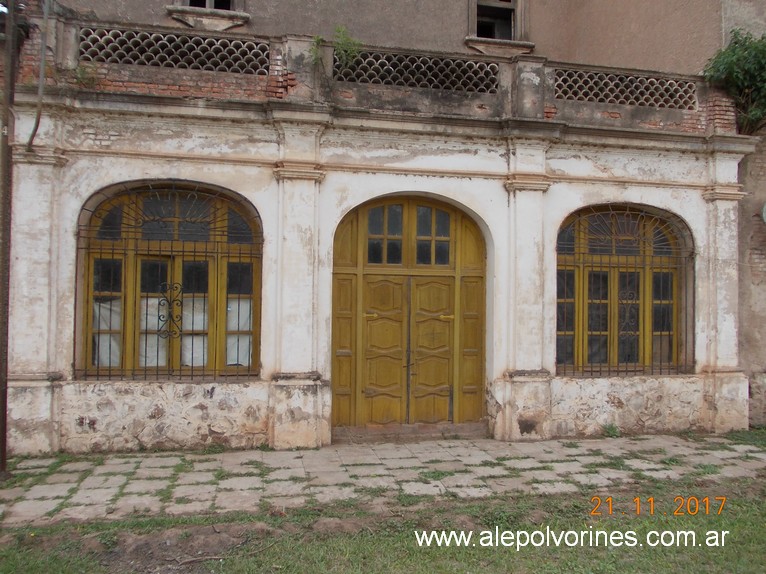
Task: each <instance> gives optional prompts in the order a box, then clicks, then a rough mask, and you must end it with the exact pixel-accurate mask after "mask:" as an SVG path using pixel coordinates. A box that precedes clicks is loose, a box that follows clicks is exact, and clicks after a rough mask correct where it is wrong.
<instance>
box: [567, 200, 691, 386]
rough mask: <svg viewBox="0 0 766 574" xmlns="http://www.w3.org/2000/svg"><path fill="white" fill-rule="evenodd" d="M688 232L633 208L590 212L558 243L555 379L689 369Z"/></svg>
mask: <svg viewBox="0 0 766 574" xmlns="http://www.w3.org/2000/svg"><path fill="white" fill-rule="evenodd" d="M688 238H689V234H688V232H687V230H686V228H685V226H684V225H683V224H682V223H681V222H680V221H678V220H677V219H675V218H673V217H665V216H662V215H655V214H652V213H649V212H646V211H644V210H641V209H638V208H635V207H632V206H609V207H600V208H588V209H586V210H582V211H580V212H578V213H576V214H575V215H574V216H572V217H570V219H569V220H567V221H566V222H565V223H564V225H563V226H562V227H561V229H560V231H559V235H558V242H557V252H558V253H557V257H558V262H557V286H556V288H557V309H556V333H557V336H556V364H557V372H558V373H559V374H572V375H579V376H594V377H598V376H615V375H618V376H628V375H637V374H675V373H682V372H688V371H689V370H690V369H692V368H693V364H694V361H693V353H692V349H693V310H694V292H693V263H694V255H693V251H692V249H691V241H690V240H689V239H688Z"/></svg>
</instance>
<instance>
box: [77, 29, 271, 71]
mask: <svg viewBox="0 0 766 574" xmlns="http://www.w3.org/2000/svg"><path fill="white" fill-rule="evenodd" d="M80 61H81V62H104V63H108V64H135V65H139V66H157V67H163V68H185V69H191V70H208V71H214V72H230V73H235V74H254V75H258V76H266V75H268V73H269V44H268V43H265V42H259V41H257V40H252V41H250V40H240V39H229V38H209V37H205V36H197V35H193V34H170V33H153V32H145V31H138V30H118V29H107V28H82V29H81V30H80Z"/></svg>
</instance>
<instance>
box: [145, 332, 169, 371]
mask: <svg viewBox="0 0 766 574" xmlns="http://www.w3.org/2000/svg"><path fill="white" fill-rule="evenodd" d="M167 364H168V340H167V338H165V337H161V336H160V335H158V334H155V333H147V334H142V335H141V336H140V337H139V341H138V366H139V367H164V366H166V365H167Z"/></svg>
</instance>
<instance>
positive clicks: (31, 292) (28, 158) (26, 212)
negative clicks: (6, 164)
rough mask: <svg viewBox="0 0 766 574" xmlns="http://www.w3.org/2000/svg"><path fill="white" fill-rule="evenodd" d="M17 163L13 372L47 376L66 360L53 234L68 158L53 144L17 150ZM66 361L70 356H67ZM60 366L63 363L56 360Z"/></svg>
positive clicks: (12, 287) (11, 334) (11, 315)
mask: <svg viewBox="0 0 766 574" xmlns="http://www.w3.org/2000/svg"><path fill="white" fill-rule="evenodd" d="M14 163H15V169H14V175H13V180H14V190H13V205H12V223H11V225H12V230H11V237H12V239H11V276H10V308H9V329H8V331H9V337H8V353H9V372H10V373H11V375H12V376H13V375H30V376H37V375H39V376H40V377H42V378H43V379H44V378H46V377H47V376H48V373H49V372H50V371H51V370H54V369H55V368H56V365H57V364H58V363H61V362H62V361H61V357H56V356H55V349H56V337H57V336H58V335H59V334H60V333H59V329H58V328H57V327H58V326H57V322H56V314H55V309H56V297H57V293H58V290H57V289H56V287H55V285H56V275H57V272H58V265H59V263H60V261H59V260H58V257H57V256H56V253H55V251H56V247H57V246H56V245H55V243H54V238H53V234H54V232H55V227H56V226H55V224H54V222H56V221H57V218H56V212H55V205H54V202H53V198H55V197H56V193H57V190H56V182H58V181H59V180H60V177H59V170H60V168H61V166H62V165H64V164H65V163H66V161H65V159H64V158H63V157H62V156H61V155H59V154H57V153H55V152H53V151H51V150H45V151H38V152H31V153H27V152H22V151H20V150H17V151H16V152H15V153H14ZM40 221H45V222H48V224H47V226H46V228H47V232H45V233H40V226H39V222H40ZM64 264H71V263H70V262H69V261H66V262H64ZM61 335H64V336H66V335H65V334H61ZM30 349H34V350H35V352H30ZM68 361H71V358H67V360H65V361H64V362H65V363H66V362H68ZM52 365H53V366H52ZM58 368H60V369H61V368H63V365H62V364H58Z"/></svg>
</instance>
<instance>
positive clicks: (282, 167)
mask: <svg viewBox="0 0 766 574" xmlns="http://www.w3.org/2000/svg"><path fill="white" fill-rule="evenodd" d="M324 176H325V172H324V171H322V170H321V169H320V166H319V165H315V164H307V163H295V162H285V161H279V162H277V163H276V164H275V165H274V177H275V178H276V179H277V181H282V180H285V179H306V180H312V181H316V182H320V181H322V180H323V179H324Z"/></svg>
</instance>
